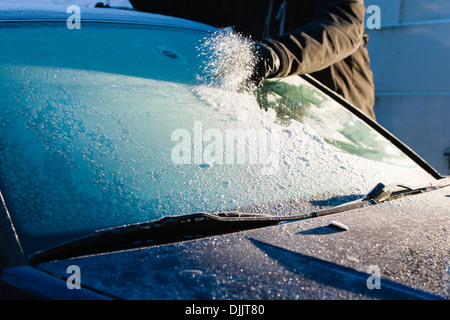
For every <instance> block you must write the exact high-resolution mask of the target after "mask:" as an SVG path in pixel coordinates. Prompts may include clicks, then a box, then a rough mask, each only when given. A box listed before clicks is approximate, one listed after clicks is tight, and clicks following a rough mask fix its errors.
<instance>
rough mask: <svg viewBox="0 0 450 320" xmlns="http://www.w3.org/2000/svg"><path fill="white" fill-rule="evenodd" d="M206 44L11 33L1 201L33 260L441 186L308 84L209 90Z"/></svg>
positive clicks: (4, 56) (2, 92)
mask: <svg viewBox="0 0 450 320" xmlns="http://www.w3.org/2000/svg"><path fill="white" fill-rule="evenodd" d="M207 36H208V35H207V34H205V33H202V32H196V31H189V30H183V29H170V28H158V27H143V26H141V27H136V26H120V27H118V26H114V25H110V24H101V25H100V24H99V25H96V24H92V25H89V24H87V23H85V24H84V25H83V28H82V29H81V30H68V29H67V28H65V25H57V24H48V25H44V24H41V25H31V26H29V25H8V26H6V27H2V28H1V29H0V38H1V39H2V44H1V46H2V50H0V103H1V105H0V137H1V140H0V179H1V180H0V190H1V192H2V194H3V197H4V199H5V202H6V205H7V207H8V210H9V212H10V214H11V216H12V219H13V222H14V223H15V226H16V229H17V232H18V234H19V237H20V239H21V240H22V245H23V248H24V250H25V252H28V253H31V252H34V251H36V250H40V249H44V248H47V247H49V246H51V245H55V244H57V243H59V242H61V241H66V240H69V239H73V238H74V237H76V236H80V235H83V234H86V233H89V232H92V231H93V230H95V229H100V228H106V227H111V226H117V225H122V224H130V223H135V222H139V221H148V220H154V219H159V218H161V217H163V216H167V215H180V214H187V213H193V212H199V211H201V212H217V211H229V210H243V211H245V210H249V211H259V212H264V213H270V214H278V215H282V214H292V213H298V212H301V211H307V210H312V209H314V208H315V207H317V206H321V205H323V204H325V205H333V204H339V202H342V201H343V200H348V199H355V198H357V197H361V196H362V195H364V194H365V193H367V192H368V191H369V190H370V189H371V188H372V187H374V186H375V185H376V184H377V183H378V182H383V183H385V184H393V183H405V182H407V183H409V184H416V183H417V184H418V183H423V182H424V181H429V180H432V178H431V177H430V176H429V175H428V174H427V173H426V172H425V171H423V170H422V169H421V168H419V167H418V166H417V165H416V164H414V163H413V162H412V161H411V160H410V159H409V158H407V157H406V156H405V155H403V154H402V153H401V152H400V151H399V150H398V149H396V148H395V147H394V146H393V145H391V144H390V143H389V142H388V141H386V140H385V139H384V138H383V137H381V136H380V135H378V134H377V133H376V132H375V131H373V130H372V129H371V128H369V127H368V126H367V125H365V124H364V123H363V122H362V121H361V120H359V119H357V118H356V117H355V116H353V115H352V114H351V113H349V112H348V111H347V110H345V109H344V108H342V107H341V106H340V105H338V104H337V103H336V102H334V101H332V100H331V99H330V98H328V97H327V96H325V95H324V94H322V93H320V92H319V91H318V90H316V89H315V88H313V87H312V86H311V85H309V84H308V83H306V82H305V81H304V80H302V79H301V78H299V77H292V78H288V79H285V80H282V81H269V82H267V83H266V85H265V86H264V88H262V89H260V90H258V91H257V92H255V93H245V92H231V91H226V90H222V89H218V88H214V87H211V86H207V85H204V84H203V83H202V81H201V80H199V77H198V72H199V70H201V66H202V64H203V63H204V61H202V59H204V57H201V56H199V54H198V51H197V48H198V45H199V43H201V42H202V41H203V40H204V39H205V37H207ZM266 109H267V110H266ZM330 199H331V200H330ZM333 199H334V200H335V201H334V202H333V201H332V200H333Z"/></svg>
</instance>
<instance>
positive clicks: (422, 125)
mask: <svg viewBox="0 0 450 320" xmlns="http://www.w3.org/2000/svg"><path fill="white" fill-rule="evenodd" d="M365 3H366V6H369V5H371V4H375V5H378V6H379V7H380V9H381V29H379V30H377V29H374V30H367V32H368V34H369V37H370V40H369V51H370V57H371V66H372V70H373V72H374V77H375V91H376V103H375V113H376V116H377V121H378V122H379V123H380V124H381V125H383V126H384V127H385V128H386V129H388V130H389V131H391V132H392V133H393V134H395V135H396V136H397V137H399V138H400V139H401V140H402V141H403V142H405V143H406V144H407V145H409V146H410V147H411V148H412V149H414V150H415V151H416V152H417V153H418V154H419V155H420V156H422V157H423V158H424V159H425V160H426V161H428V162H429V163H430V164H431V165H432V166H433V167H435V169H436V170H438V171H439V172H440V173H441V174H446V175H448V174H450V171H449V167H448V166H449V163H448V161H447V158H446V157H444V152H445V150H446V149H448V148H449V147H450V63H449V61H448V59H449V58H450V36H449V35H450V1H449V0H425V1H424V0H366V1H365Z"/></svg>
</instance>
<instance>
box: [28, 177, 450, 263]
mask: <svg viewBox="0 0 450 320" xmlns="http://www.w3.org/2000/svg"><path fill="white" fill-rule="evenodd" d="M449 184H450V180H449V178H447V179H443V180H442V181H438V183H437V184H435V185H430V186H427V187H423V188H415V189H414V188H410V187H405V186H396V187H395V188H389V187H387V186H385V185H384V184H382V183H379V184H378V185H377V186H376V187H375V188H373V189H372V190H371V191H370V192H369V193H368V194H367V195H366V196H365V197H364V198H361V199H358V200H355V201H352V202H348V203H345V204H342V205H339V206H335V207H332V208H328V209H322V210H318V211H315V212H311V213H301V214H296V215H290V216H273V215H266V214H254V213H241V212H223V213H203V212H199V213H193V214H187V215H180V216H168V217H164V218H162V219H160V220H156V221H148V222H141V223H136V224H131V225H125V226H119V227H114V228H108V229H102V230H97V231H95V232H94V233H93V234H90V235H87V236H84V237H81V238H78V239H76V240H73V241H70V242H66V243H63V244H60V245H57V246H56V247H53V248H50V249H47V250H44V251H39V252H36V253H35V254H33V255H32V256H31V257H30V264H32V265H37V264H39V263H42V262H46V261H53V260H60V259H67V258H71V257H77V256H84V255H90V254H97V253H105V252H112V251H118V250H124V249H130V248H136V247H142V246H152V245H160V244H168V243H174V242H180V241H184V240H191V239H196V238H203V237H208V236H213V235H220V234H226V233H231V232H237V231H243V230H250V229H256V228H262V227H268V226H272V225H276V224H279V223H281V222H289V221H298V220H303V219H308V218H314V217H321V216H326V215H330V214H335V213H339V212H344V211H349V210H353V209H357V208H362V207H365V206H369V205H374V204H379V203H382V202H386V201H390V200H393V199H396V198H398V197H401V196H407V195H412V194H417V193H421V192H427V191H430V190H435V189H438V188H442V187H444V186H448V185H449Z"/></svg>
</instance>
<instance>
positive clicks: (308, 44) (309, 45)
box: [264, 0, 366, 77]
mask: <svg viewBox="0 0 450 320" xmlns="http://www.w3.org/2000/svg"><path fill="white" fill-rule="evenodd" d="M365 11H366V10H365V6H364V1H363V0H317V4H316V8H315V10H314V15H313V17H312V18H311V20H310V22H309V23H307V24H306V25H303V26H302V27H300V28H298V29H295V30H293V31H291V32H288V33H286V34H284V35H282V36H278V37H271V38H266V39H264V42H266V43H268V44H269V45H270V46H271V47H272V48H273V49H274V50H275V52H276V53H277V54H278V56H279V58H280V70H279V71H278V73H277V74H276V75H275V77H285V76H289V75H294V74H304V73H313V72H317V71H320V70H322V69H325V68H327V67H329V66H330V65H332V64H334V63H336V62H338V61H340V60H343V59H345V58H347V57H348V56H350V55H351V54H352V53H353V52H355V51H356V50H357V49H358V48H359V46H360V45H361V43H362V41H363V34H364V16H365Z"/></svg>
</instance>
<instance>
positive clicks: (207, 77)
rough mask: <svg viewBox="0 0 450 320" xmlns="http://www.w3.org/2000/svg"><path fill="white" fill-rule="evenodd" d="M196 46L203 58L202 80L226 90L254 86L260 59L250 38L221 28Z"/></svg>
mask: <svg viewBox="0 0 450 320" xmlns="http://www.w3.org/2000/svg"><path fill="white" fill-rule="evenodd" d="M197 49H198V50H199V52H200V54H199V56H200V57H201V58H202V59H203V67H202V70H201V71H200V74H198V75H197V78H198V79H199V80H201V81H203V82H204V83H206V84H207V85H209V86H212V87H216V88H221V89H225V90H227V91H252V90H253V89H255V88H254V87H253V84H251V83H250V81H249V79H250V77H251V75H252V73H253V69H254V67H255V65H256V61H257V58H256V56H255V55H254V53H253V50H252V47H251V42H250V40H248V39H246V38H244V37H242V36H241V35H239V34H236V33H233V32H232V31H228V30H221V31H218V32H215V33H213V34H212V35H211V36H210V37H208V38H205V39H204V40H203V41H202V43H201V44H200V45H199V46H198V47H197Z"/></svg>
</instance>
